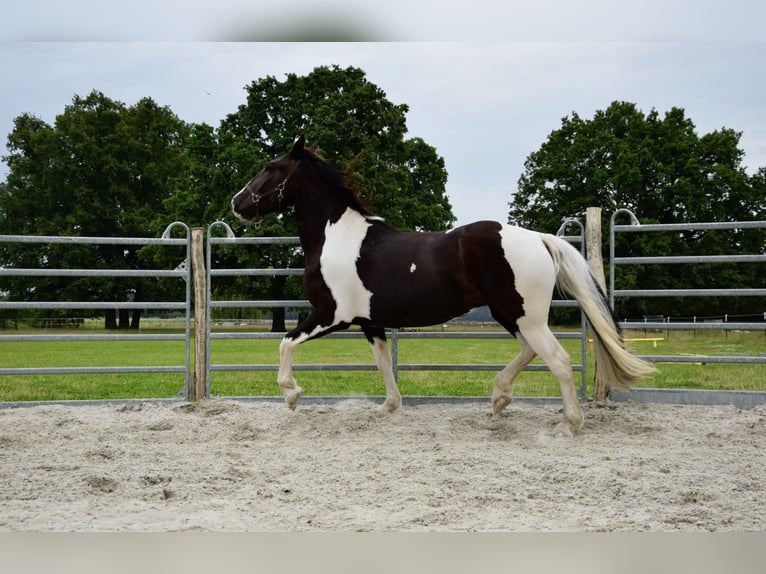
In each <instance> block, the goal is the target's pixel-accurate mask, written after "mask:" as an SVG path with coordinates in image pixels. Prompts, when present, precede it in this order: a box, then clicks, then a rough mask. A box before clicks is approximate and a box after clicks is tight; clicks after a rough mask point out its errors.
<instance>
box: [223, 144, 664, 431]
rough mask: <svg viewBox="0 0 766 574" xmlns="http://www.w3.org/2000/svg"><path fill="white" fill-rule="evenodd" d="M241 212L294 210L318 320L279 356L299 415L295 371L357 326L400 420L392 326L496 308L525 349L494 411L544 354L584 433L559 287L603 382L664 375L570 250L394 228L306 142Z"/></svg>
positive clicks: (494, 233)
mask: <svg viewBox="0 0 766 574" xmlns="http://www.w3.org/2000/svg"><path fill="white" fill-rule="evenodd" d="M231 207H232V210H233V212H234V215H235V216H236V217H237V218H239V219H241V220H243V221H247V220H252V219H256V220H257V219H259V218H260V217H261V216H263V215H265V214H267V213H273V212H286V211H289V212H294V215H295V217H296V219H297V223H298V233H299V236H300V241H301V245H302V247H303V251H304V257H305V275H304V286H305V291H306V296H307V298H308V300H309V301H310V302H311V304H312V305H313V307H314V311H313V312H312V313H311V314H310V315H309V316H308V317H307V318H306V319H304V320H303V321H301V322H300V324H299V325H298V326H297V327H296V328H295V329H293V330H292V331H290V332H289V333H287V334H286V335H285V337H284V338H283V339H282V342H281V344H280V346H279V357H280V364H279V372H278V375H277V382H278V384H279V386H280V388H281V389H282V392H283V394H284V396H285V400H286V402H287V404H288V406H289V407H290V408H292V409H294V408H295V407H296V405H297V404H298V401H299V400H300V398H301V396H302V394H303V390H302V389H301V388H300V387H299V386H298V385H297V383H296V380H295V378H294V377H293V372H292V359H293V353H294V352H295V349H296V347H297V346H298V345H300V344H301V343H303V342H305V341H308V340H310V339H315V338H317V337H321V336H323V335H326V334H328V333H331V332H333V331H338V330H341V329H346V328H348V327H349V326H350V325H358V326H359V327H361V329H362V331H363V333H364V335H365V336H366V337H367V340H368V341H369V343H370V345H371V346H372V351H373V354H374V356H375V361H376V363H377V367H378V369H379V371H380V373H381V375H382V376H383V380H384V382H385V385H386V399H385V402H384V403H383V404H382V405H381V407H380V408H381V410H383V411H385V412H393V411H395V410H396V409H397V408H399V406H400V405H401V395H400V394H399V390H398V388H397V385H396V380H395V378H394V374H393V368H392V360H391V353H390V350H389V348H388V344H387V342H386V334H385V330H386V328H401V327H422V326H428V325H434V324H439V323H443V322H445V321H447V320H449V319H452V318H454V317H457V316H460V315H463V314H465V313H467V312H468V311H470V310H471V309H472V308H474V307H479V306H482V305H487V306H488V307H489V309H490V311H491V313H492V316H493V317H494V318H495V320H496V321H497V322H498V323H500V324H501V325H502V326H503V327H504V328H505V329H507V330H508V331H509V332H510V333H511V334H512V335H514V336H515V337H516V338H517V339H518V340H519V342H520V344H521V352H520V353H519V354H518V356H517V357H516V358H515V359H514V360H513V361H512V362H511V363H510V364H509V365H508V366H507V367H505V368H504V369H503V370H502V371H501V372H500V373H499V374H498V375H497V376H496V377H495V382H494V388H493V392H492V407H493V411H494V413H495V414H497V413H499V412H500V411H502V410H503V409H504V408H505V407H506V406H507V405H508V404H509V403H510V402H511V399H512V394H513V383H514V380H515V378H516V377H517V375H518V374H519V373H520V372H521V371H522V370H523V369H524V367H525V366H526V365H527V364H528V363H529V362H530V361H531V360H532V359H533V358H534V357H535V355H539V356H540V357H541V358H542V359H543V360H544V361H545V363H546V364H547V365H548V367H549V369H550V370H551V372H552V373H553V375H554V376H555V377H556V379H557V380H558V382H559V384H560V386H561V397H562V401H563V405H564V420H563V421H562V422H561V423H560V425H559V429H560V430H561V431H562V433H563V434H568V435H571V434H573V433H574V432H575V431H576V430H577V429H579V428H580V427H581V426H582V424H583V413H582V409H581V408H580V404H579V402H578V400H577V395H576V392H575V386H574V376H573V373H572V366H571V359H570V357H569V355H568V354H567V352H566V351H565V350H564V348H563V347H562V346H561V344H560V343H559V342H558V341H557V340H556V337H554V335H553V333H551V331H550V329H549V328H548V324H547V323H548V312H549V310H550V304H551V299H552V295H553V289H554V287H555V286H556V285H558V286H559V288H561V289H563V290H564V291H565V292H567V293H569V294H570V295H572V296H573V297H574V298H575V299H577V300H578V301H579V303H580V306H581V308H582V309H583V311H584V312H585V315H586V317H587V319H588V322H589V323H590V326H591V330H592V331H593V339H594V345H595V353H596V364H597V370H596V377H597V378H600V379H602V380H604V381H605V382H606V383H607V384H608V385H609V386H610V387H616V388H625V387H627V386H628V385H630V384H631V383H633V382H635V381H636V380H637V379H639V378H640V377H642V376H644V375H645V374H647V373H649V372H651V371H653V370H654V368H653V367H652V366H651V365H650V364H649V363H646V362H644V361H643V360H641V359H639V358H637V357H635V356H634V355H632V354H631V353H629V352H628V351H626V350H625V349H624V347H623V341H622V338H621V336H620V333H619V330H618V327H617V324H616V322H615V320H614V315H613V314H612V311H611V309H610V308H609V305H608V303H607V301H606V298H605V296H604V293H603V291H602V290H601V289H600V287H599V285H598V283H596V281H595V279H594V278H593V276H592V275H591V273H590V270H589V268H588V265H587V263H586V261H585V260H584V259H583V257H582V256H581V255H580V253H579V252H578V251H577V250H576V249H575V248H574V247H572V246H571V245H570V244H569V243H567V242H566V241H564V240H563V239H560V238H558V237H555V236H553V235H548V234H544V233H537V232H535V231H530V230H527V229H523V228H520V227H513V226H510V225H503V224H500V223H497V222H494V221H480V222H477V223H472V224H469V225H465V226H462V227H458V228H455V229H452V230H450V231H446V232H428V233H421V232H418V233H408V232H402V231H398V230H396V229H393V228H392V227H390V226H389V225H387V224H386V223H385V221H384V220H383V219H381V218H380V217H376V216H375V215H373V214H372V213H370V211H369V210H368V209H367V208H366V207H365V206H364V205H363V203H362V202H361V201H360V200H359V198H358V197H357V195H356V194H355V193H354V192H353V191H352V189H351V188H350V186H349V185H348V183H347V181H346V176H345V174H343V173H342V172H340V171H338V170H336V169H335V168H333V167H332V166H331V165H330V164H329V163H327V162H326V161H325V160H324V159H322V158H321V157H320V156H319V155H317V153H316V152H315V150H314V149H312V148H307V147H306V145H305V139H304V137H303V136H301V137H300V138H298V140H297V141H296V142H295V144H294V145H293V147H292V149H291V150H290V151H289V152H288V153H287V154H286V155H284V156H282V157H280V158H278V159H275V160H273V161H271V162H269V163H268V164H267V165H266V167H265V168H264V169H263V170H262V171H261V172H260V173H258V174H257V175H256V176H255V177H254V178H253V179H251V180H250V182H248V184H247V185H246V186H245V187H244V188H243V189H242V190H241V191H240V192H239V193H237V194H236V195H235V196H234V197H233V199H232V200H231Z"/></svg>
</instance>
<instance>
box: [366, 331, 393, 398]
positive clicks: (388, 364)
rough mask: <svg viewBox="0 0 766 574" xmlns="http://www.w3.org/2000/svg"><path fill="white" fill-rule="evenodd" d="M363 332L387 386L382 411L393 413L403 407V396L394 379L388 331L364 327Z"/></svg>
mask: <svg viewBox="0 0 766 574" xmlns="http://www.w3.org/2000/svg"><path fill="white" fill-rule="evenodd" d="M362 331H364V334H365V336H366V337H367V340H368V341H369V342H370V346H371V347H372V354H373V355H374V356H375V363H376V364H377V366H378V371H379V372H380V374H381V375H382V377H383V382H384V383H385V385H386V400H385V401H384V402H383V404H382V405H380V410H381V411H382V412H384V413H392V412H394V411H395V410H397V409H398V408H399V407H400V406H402V396H401V395H400V394H399V387H398V386H397V384H396V377H394V365H393V360H392V359H391V349H390V348H389V347H388V343H387V342H386V331H385V329H381V328H378V327H369V326H366V325H365V326H363V327H362Z"/></svg>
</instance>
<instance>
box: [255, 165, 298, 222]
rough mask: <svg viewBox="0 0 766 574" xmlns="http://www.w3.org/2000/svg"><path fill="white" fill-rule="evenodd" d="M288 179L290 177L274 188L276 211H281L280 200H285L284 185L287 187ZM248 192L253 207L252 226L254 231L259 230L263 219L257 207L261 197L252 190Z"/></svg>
mask: <svg viewBox="0 0 766 574" xmlns="http://www.w3.org/2000/svg"><path fill="white" fill-rule="evenodd" d="M289 177H290V175H288V176H287V177H286V178H285V179H283V180H282V181H281V182H280V183H279V184H278V185H277V187H276V188H275V191H276V192H277V211H282V200H283V199H284V198H285V185H287V179H288V178H289ZM248 191H249V192H250V199H251V200H252V201H253V204H254V205H255V219H254V220H253V224H254V225H255V228H256V229H260V227H261V222H262V221H263V218H262V217H259V215H260V210H259V209H258V206H259V205H260V203H261V196H260V195H258V194H257V193H255V192H254V191H253V190H248Z"/></svg>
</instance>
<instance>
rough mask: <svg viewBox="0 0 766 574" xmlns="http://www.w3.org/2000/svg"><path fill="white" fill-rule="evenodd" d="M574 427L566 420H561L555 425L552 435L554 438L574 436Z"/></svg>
mask: <svg viewBox="0 0 766 574" xmlns="http://www.w3.org/2000/svg"><path fill="white" fill-rule="evenodd" d="M575 432H576V429H575V428H574V427H572V425H571V424H570V423H569V422H567V421H561V422H560V423H559V424H557V425H556V428H555V429H554V431H553V436H555V437H556V438H574V436H575Z"/></svg>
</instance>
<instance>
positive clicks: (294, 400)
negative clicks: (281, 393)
mask: <svg viewBox="0 0 766 574" xmlns="http://www.w3.org/2000/svg"><path fill="white" fill-rule="evenodd" d="M302 396H303V389H301V388H300V387H297V388H296V389H295V390H293V391H290V392H288V393H285V401H286V402H287V406H288V407H290V410H291V411H294V410H295V407H297V406H298V402H299V401H300V400H301V397H302Z"/></svg>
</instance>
